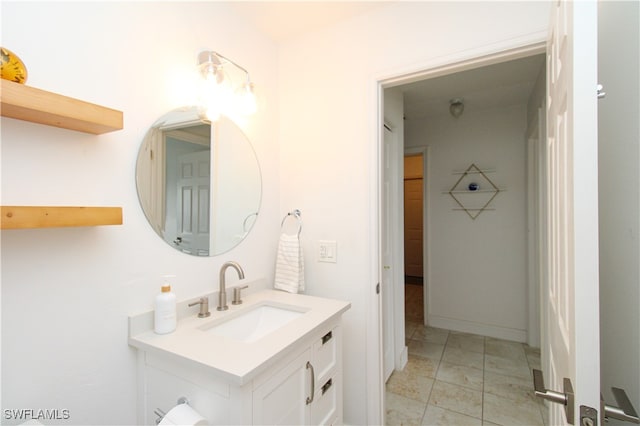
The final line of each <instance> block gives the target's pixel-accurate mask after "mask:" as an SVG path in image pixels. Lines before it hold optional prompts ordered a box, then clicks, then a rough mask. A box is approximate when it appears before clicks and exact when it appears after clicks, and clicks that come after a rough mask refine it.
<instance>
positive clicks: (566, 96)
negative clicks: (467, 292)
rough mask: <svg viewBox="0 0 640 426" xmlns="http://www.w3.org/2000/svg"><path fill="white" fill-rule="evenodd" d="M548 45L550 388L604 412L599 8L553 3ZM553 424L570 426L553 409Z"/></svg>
mask: <svg viewBox="0 0 640 426" xmlns="http://www.w3.org/2000/svg"><path fill="white" fill-rule="evenodd" d="M551 15H552V16H551V21H552V22H551V25H550V34H549V39H548V42H547V94H548V102H547V129H548V130H547V133H548V141H547V143H548V150H547V170H548V172H549V180H548V182H549V183H548V185H549V186H548V207H549V209H548V213H549V217H548V223H549V227H548V256H549V271H548V283H549V284H548V286H549V288H548V291H547V292H546V293H547V297H548V300H547V301H546V303H547V321H546V327H547V338H548V342H549V344H548V345H547V347H545V348H544V355H543V357H544V368H545V370H546V371H545V373H546V375H547V387H548V388H549V389H553V390H555V391H558V392H563V379H564V378H569V379H570V380H571V382H572V385H573V388H574V393H575V403H574V404H573V406H574V413H575V420H574V421H573V424H576V425H580V424H584V423H582V422H581V418H580V417H581V415H580V407H581V406H585V407H591V408H594V409H597V410H598V411H600V359H599V351H600V346H599V300H598V139H597V135H598V129H597V121H598V120H597V118H598V117H597V90H596V86H597V2H596V1H579V2H578V1H576V2H573V1H560V2H556V3H554V4H553V5H552V14H551ZM549 406H550V419H549V423H550V424H552V425H564V424H566V423H567V420H566V417H565V411H564V409H563V408H562V406H561V405H560V404H549Z"/></svg>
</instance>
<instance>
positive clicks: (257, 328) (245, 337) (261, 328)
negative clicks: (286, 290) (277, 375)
mask: <svg viewBox="0 0 640 426" xmlns="http://www.w3.org/2000/svg"><path fill="white" fill-rule="evenodd" d="M305 312H306V309H305V308H303V307H298V306H288V305H280V304H275V303H274V304H272V303H268V302H267V303H261V304H258V305H256V306H253V307H251V308H249V309H247V310H243V311H239V312H237V313H231V314H229V315H228V316H226V317H223V318H220V319H219V320H215V321H212V322H211V323H210V324H207V325H205V326H204V327H201V328H200V329H201V330H203V331H204V332H206V333H207V334H212V335H215V336H222V337H227V338H229V339H232V340H236V341H239V342H246V343H251V342H255V341H256V340H258V339H261V338H262V337H264V336H266V335H267V334H270V333H272V332H274V331H276V330H277V329H279V328H280V327H282V326H284V325H286V324H288V323H290V322H291V321H293V320H295V319H296V318H299V317H301V316H302V315H304V313H305Z"/></svg>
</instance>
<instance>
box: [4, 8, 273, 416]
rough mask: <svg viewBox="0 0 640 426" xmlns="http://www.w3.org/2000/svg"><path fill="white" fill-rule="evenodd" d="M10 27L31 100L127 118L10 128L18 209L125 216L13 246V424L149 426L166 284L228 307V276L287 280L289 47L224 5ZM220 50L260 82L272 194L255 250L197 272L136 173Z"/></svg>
mask: <svg viewBox="0 0 640 426" xmlns="http://www.w3.org/2000/svg"><path fill="white" fill-rule="evenodd" d="M1 24H2V46H6V47H7V48H9V49H11V50H12V51H14V52H15V53H16V54H18V55H19V56H20V57H21V58H22V59H23V60H24V62H25V63H26V65H27V67H28V71H29V80H28V84H29V85H30V86H33V87H38V88H41V89H45V90H50V91H54V92H58V93H61V94H64V95H68V96H72V97H76V98H79V99H83V100H86V101H90V102H95V103H99V104H102V105H105V106H108V107H111V108H116V109H120V110H122V111H123V112H124V130H121V131H118V132H114V133H109V134H106V135H102V136H92V135H85V134H82V133H77V132H72V131H68V130H61V129H55V128H52V127H46V126H41V125H36V124H31V123H26V122H22V121H18V120H12V119H6V118H3V119H2V134H1V136H2V204H5V205H14V204H17V205H20V204H25V205H89V206H92V205H98V206H99V205H106V206H110V205H113V206H122V207H123V209H124V225H122V226H115V227H96V228H69V229H42V230H16V231H3V232H2V408H3V409H11V408H15V409H18V408H33V409H38V408H42V409H44V408H49V409H68V410H69V411H70V416H71V418H70V419H69V421H68V422H66V423H69V424H134V423H135V421H136V417H135V409H136V394H135V392H136V381H135V380H136V379H135V377H136V364H135V351H134V350H133V349H132V348H130V347H129V346H128V345H127V316H128V315H129V314H132V313H137V312H140V311H145V310H149V309H151V307H152V300H153V297H154V295H155V294H156V293H157V292H158V291H159V287H160V285H161V280H160V276H161V275H163V274H175V275H177V278H176V280H175V283H174V284H175V285H174V290H175V292H176V294H177V296H178V299H179V300H185V299H190V298H195V297H196V296H199V295H201V294H203V293H208V292H211V291H213V290H214V289H215V288H216V286H217V280H218V278H217V276H218V271H219V268H220V266H221V264H222V263H223V262H224V261H226V260H231V259H233V260H237V261H239V262H240V264H242V265H243V266H244V268H245V272H246V275H247V277H248V278H255V277H259V276H271V274H272V271H273V263H274V258H275V244H276V241H277V235H278V231H279V226H280V219H281V217H280V212H279V205H278V200H279V178H278V166H277V163H278V160H279V158H278V143H277V108H278V92H277V90H276V89H277V64H276V56H277V50H276V46H275V44H273V43H272V42H271V41H269V40H267V39H266V38H264V37H263V36H262V35H260V34H258V33H257V31H256V30H254V29H253V28H252V27H250V26H248V25H247V24H246V23H245V22H244V21H242V20H241V19H239V18H238V17H237V16H236V15H235V14H234V13H233V12H232V10H231V9H230V8H229V7H228V6H226V5H225V4H223V3H212V2H207V3H205V2H196V3H168V2H138V3H133V2H130V3H126V2H105V3H98V2H69V3H59V2H42V3H36V2H5V1H3V2H2V23H1ZM207 47H208V48H210V49H215V50H216V51H219V52H220V53H222V54H224V55H227V56H229V57H230V58H232V59H234V60H235V61H237V62H238V63H240V64H241V65H243V66H244V67H246V68H247V69H248V70H250V72H251V76H252V78H253V79H254V81H255V84H256V88H257V90H258V94H259V103H260V111H259V113H258V114H257V115H256V116H254V117H253V118H252V119H251V120H250V121H249V123H248V125H246V126H245V128H246V133H247V135H248V136H249V138H250V139H251V141H252V143H253V144H254V147H255V149H256V151H257V156H258V159H259V161H260V166H261V170H262V178H263V191H264V192H263V201H262V208H261V211H260V216H259V218H258V220H257V222H256V225H255V227H254V229H253V231H252V232H251V233H250V235H249V236H248V238H247V239H246V240H245V241H244V242H243V243H241V244H240V245H239V246H238V247H237V248H235V249H233V250H232V251H231V252H229V253H226V254H225V255H223V256H217V257H213V258H197V257H192V256H188V255H185V254H181V253H179V252H177V251H175V250H173V249H171V248H170V247H169V246H168V245H167V244H165V243H164V242H162V241H161V240H160V239H159V238H158V236H156V234H155V233H154V232H153V230H152V229H151V227H150V226H149V225H148V224H147V222H146V220H145V217H144V215H143V213H142V211H141V209H140V207H139V204H138V199H137V195H136V189H135V180H134V168H135V164H136V157H137V152H138V146H139V144H140V142H141V140H142V138H143V136H144V134H145V132H146V130H147V128H148V127H149V126H150V125H151V124H152V123H153V122H154V121H155V119H156V118H158V117H159V116H160V115H162V114H164V113H165V112H167V111H169V110H170V109H173V108H175V107H178V106H182V105H184V104H187V103H188V102H190V99H189V98H190V91H189V89H190V86H189V83H191V82H192V80H191V78H192V74H195V63H196V55H197V53H198V52H199V51H200V50H201V49H202V48H207ZM229 282H230V283H233V282H234V278H233V277H232V276H231V275H230V276H229ZM177 396H178V395H176V397H177ZM2 415H3V419H2V423H3V424H11V423H13V422H14V421H12V420H9V419H6V418H5V417H4V411H3V412H2ZM23 420H24V419H23ZM45 423H46V422H45Z"/></svg>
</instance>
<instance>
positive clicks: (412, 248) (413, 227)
mask: <svg viewBox="0 0 640 426" xmlns="http://www.w3.org/2000/svg"><path fill="white" fill-rule="evenodd" d="M423 164H424V155H423V153H422V152H418V153H407V152H405V155H404V188H403V189H404V214H403V216H404V294H405V305H404V306H405V318H406V319H407V320H409V321H414V322H418V323H424V204H425V199H424V185H425V182H424V167H423Z"/></svg>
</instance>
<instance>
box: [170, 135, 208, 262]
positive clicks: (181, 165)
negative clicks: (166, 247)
mask: <svg viewBox="0 0 640 426" xmlns="http://www.w3.org/2000/svg"><path fill="white" fill-rule="evenodd" d="M164 133H165V135H164V136H165V145H166V147H165V151H166V154H167V155H166V171H165V180H166V184H165V188H166V194H165V199H166V206H165V207H164V210H165V212H166V218H165V225H164V239H165V241H166V242H167V243H169V244H170V245H172V246H174V247H175V248H177V249H178V250H180V251H182V252H184V253H189V254H193V255H196V256H208V255H209V228H210V202H209V200H210V192H211V191H210V176H211V144H210V142H209V138H210V137H209V134H210V133H211V126H210V125H209V124H201V125H197V126H191V127H187V128H182V129H180V130H168V131H165V132H164Z"/></svg>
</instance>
